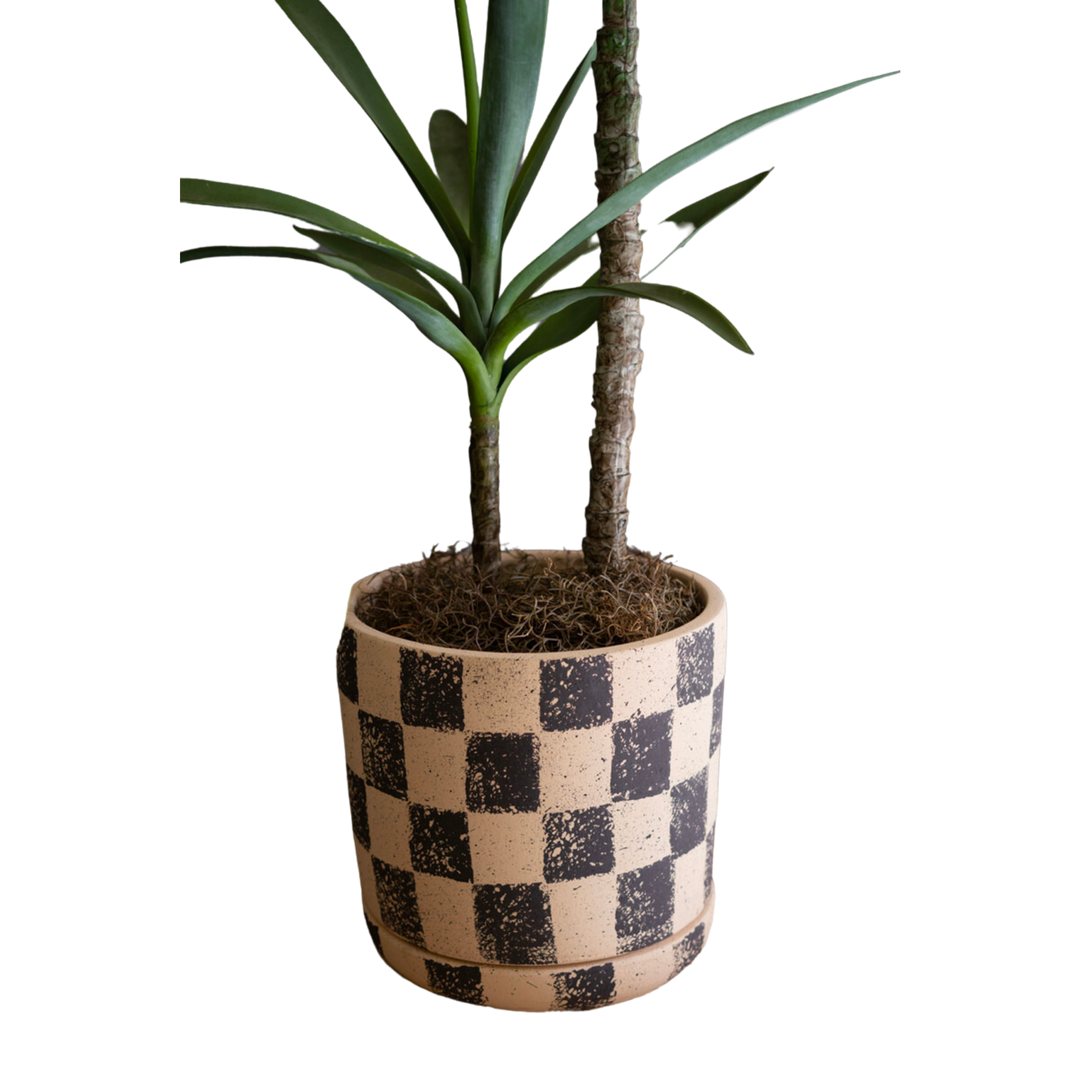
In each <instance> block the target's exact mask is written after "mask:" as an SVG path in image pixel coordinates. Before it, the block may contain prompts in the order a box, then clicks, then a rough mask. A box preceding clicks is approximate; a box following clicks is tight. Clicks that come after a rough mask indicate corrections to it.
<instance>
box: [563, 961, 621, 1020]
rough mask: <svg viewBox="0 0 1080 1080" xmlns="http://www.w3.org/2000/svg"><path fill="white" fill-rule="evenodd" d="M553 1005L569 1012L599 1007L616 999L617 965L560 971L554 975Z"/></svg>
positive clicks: (599, 965)
mask: <svg viewBox="0 0 1080 1080" xmlns="http://www.w3.org/2000/svg"><path fill="white" fill-rule="evenodd" d="M554 983H555V998H554V1001H553V1002H552V1007H553V1008H555V1009H565V1010H567V1011H568V1012H581V1011H584V1010H585V1009H599V1008H600V1006H601V1005H608V1004H610V1003H611V1002H612V1001H614V1000H615V965H614V964H597V965H596V966H595V967H588V968H579V969H578V970H577V971H560V972H556V974H555V976H554Z"/></svg>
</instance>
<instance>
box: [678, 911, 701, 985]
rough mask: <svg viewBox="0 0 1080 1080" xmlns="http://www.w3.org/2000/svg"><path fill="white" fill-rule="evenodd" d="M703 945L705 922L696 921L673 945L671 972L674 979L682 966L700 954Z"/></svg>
mask: <svg viewBox="0 0 1080 1080" xmlns="http://www.w3.org/2000/svg"><path fill="white" fill-rule="evenodd" d="M704 946H705V924H704V923H698V924H697V926H695V927H694V929H693V930H691V931H690V933H689V934H687V935H686V937H684V938H683V939H682V941H680V942H679V943H678V944H677V945H676V946H675V964H674V970H673V971H672V972H671V978H672V979H674V978H675V976H676V975H678V974H679V972H680V971H682V970H683V969H684V968H687V967H689V966H690V965H691V964H692V963H693V962H694V961H695V960H696V959H697V958H698V956H700V955H701V950H702V949H703V948H704Z"/></svg>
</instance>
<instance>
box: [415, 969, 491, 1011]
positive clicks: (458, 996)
mask: <svg viewBox="0 0 1080 1080" xmlns="http://www.w3.org/2000/svg"><path fill="white" fill-rule="evenodd" d="M424 967H426V968H427V979H428V986H429V987H430V988H431V989H432V990H434V991H435V993H436V994H442V996H443V997H448V998H453V999H454V1000H455V1001H466V1002H468V1003H469V1004H470V1005H484V1004H486V1002H485V998H484V987H483V984H482V982H481V978H480V969H479V968H478V967H472V966H471V965H469V964H443V963H440V962H439V961H438V960H427V959H425V960H424Z"/></svg>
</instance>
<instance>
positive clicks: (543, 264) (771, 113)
mask: <svg viewBox="0 0 1080 1080" xmlns="http://www.w3.org/2000/svg"><path fill="white" fill-rule="evenodd" d="M896 74H897V72H895V71H889V72H886V73H885V74H884V75H874V76H872V77H871V78H869V79H858V80H856V81H855V82H850V83H845V84H844V85H843V86H836V87H833V88H832V89H831V90H823V91H822V92H821V93H819V94H810V95H809V96H808V97H802V98H797V99H796V100H795V101H788V102H785V103H784V104H782V105H774V106H773V107H772V108H770V109H763V110H761V111H760V112H756V113H751V114H750V115H749V116H744V117H743V118H742V119H741V120H736V121H735V122H734V123H731V124H727V125H725V126H724V127H722V128H719V129H717V130H716V131H714V132H713V133H712V134H711V135H706V136H705V138H703V139H699V140H698V141H697V142H696V143H692V144H691V145H690V146H686V147H684V148H683V149H682V150H679V151H677V152H676V153H674V154H672V155H671V156H670V157H666V158H664V160H663V161H661V162H660V163H659V164H658V165H654V166H653V167H652V168H651V169H646V170H645V172H643V173H642V174H641V175H640V176H638V177H636V178H635V179H633V180H631V181H630V183H628V184H627V185H626V186H625V187H622V188H620V189H619V190H618V191H616V192H615V193H614V194H613V195H611V196H609V197H608V198H607V199H605V200H604V201H603V202H602V203H601V204H600V205H599V206H598V207H597V208H596V209H595V210H593V211H592V212H591V213H589V214H587V215H586V216H585V217H583V218H582V219H581V221H579V222H578V223H577V224H576V225H575V226H574V227H573V228H572V229H569V230H567V231H566V232H565V233H563V235H562V236H561V237H560V238H559V239H558V240H556V241H555V243H554V244H552V245H551V247H549V248H548V249H547V250H546V251H545V252H543V253H542V254H540V255H538V256H537V257H536V258H535V259H533V261H532V262H531V263H529V265H528V266H526V267H525V269H524V270H522V271H521V273H520V274H518V275H517V277H515V278H514V280H513V281H511V282H510V284H509V285H507V287H506V289H505V290H504V292H503V294H502V297H501V298H500V299H499V302H498V304H497V305H496V308H495V313H494V316H493V321H494V322H496V323H497V322H499V321H500V320H501V319H503V318H504V317H505V316H506V313H507V312H508V311H509V310H510V308H511V307H513V305H514V301H515V300H517V298H518V297H519V296H520V295H521V293H522V292H523V291H524V290H525V289H526V288H527V287H528V285H529V283H530V282H531V281H532V280H533V279H534V278H535V277H537V276H538V275H539V274H541V273H543V272H544V271H545V270H546V269H547V268H548V267H549V266H550V265H551V264H552V263H553V262H555V260H556V259H559V258H561V257H562V256H563V255H565V254H567V252H569V251H571V250H572V249H573V248H574V247H575V246H577V245H578V244H580V243H581V241H582V240H584V239H585V238H586V237H588V236H591V235H592V234H593V233H595V232H597V231H598V230H599V229H602V228H603V227H604V226H605V225H606V224H607V223H608V222H609V221H614V220H615V218H617V217H618V216H619V215H620V214H621V213H623V212H624V211H626V210H628V209H629V208H630V207H631V206H633V205H634V204H635V203H637V202H640V201H641V200H642V199H643V198H644V197H645V196H646V195H647V194H648V193H649V192H650V191H653V190H654V189H655V188H657V187H659V186H660V185H661V184H662V183H664V181H665V180H670V179H671V177H673V176H676V175H678V174H679V173H681V172H682V171H683V170H684V169H687V168H689V167H690V166H691V165H694V164H696V163H697V162H698V161H701V160H702V158H706V157H708V156H709V155H710V154H713V153H715V152H716V151H717V150H719V149H721V148H722V147H724V146H727V145H728V144H729V143H733V142H734V141H735V140H736V139H740V138H742V137H743V136H744V135H748V134H749V133H750V132H751V131H756V130H757V129H758V128H759V127H763V126H764V125H765V124H769V123H772V121H774V120H779V119H780V118H781V117H784V116H787V115H788V114H790V113H793V112H798V110H800V109H805V108H806V107H807V106H809V105H814V104H816V103H817V102H819V101H825V100H826V99H827V98H831V97H835V96H836V95H837V94H842V93H844V92H845V91H846V90H852V89H854V88H855V87H856V86H863V85H865V84H866V83H871V82H875V81H876V80H878V79H885V78H888V77H889V76H890V75H896Z"/></svg>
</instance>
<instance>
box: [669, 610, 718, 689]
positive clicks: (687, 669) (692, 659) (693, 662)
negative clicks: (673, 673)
mask: <svg viewBox="0 0 1080 1080" xmlns="http://www.w3.org/2000/svg"><path fill="white" fill-rule="evenodd" d="M715 638H716V634H715V632H714V629H713V627H712V626H706V627H705V629H704V630H699V631H698V632H697V633H696V634H690V635H689V636H688V637H683V638H679V678H678V682H677V683H676V700H677V701H678V703H679V704H680V705H689V704H690V702H692V701H698V700H700V699H701V698H703V697H705V695H706V694H708V693H709V692H710V691H711V690H712V688H713V686H712V679H713V652H714V646H715Z"/></svg>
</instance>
